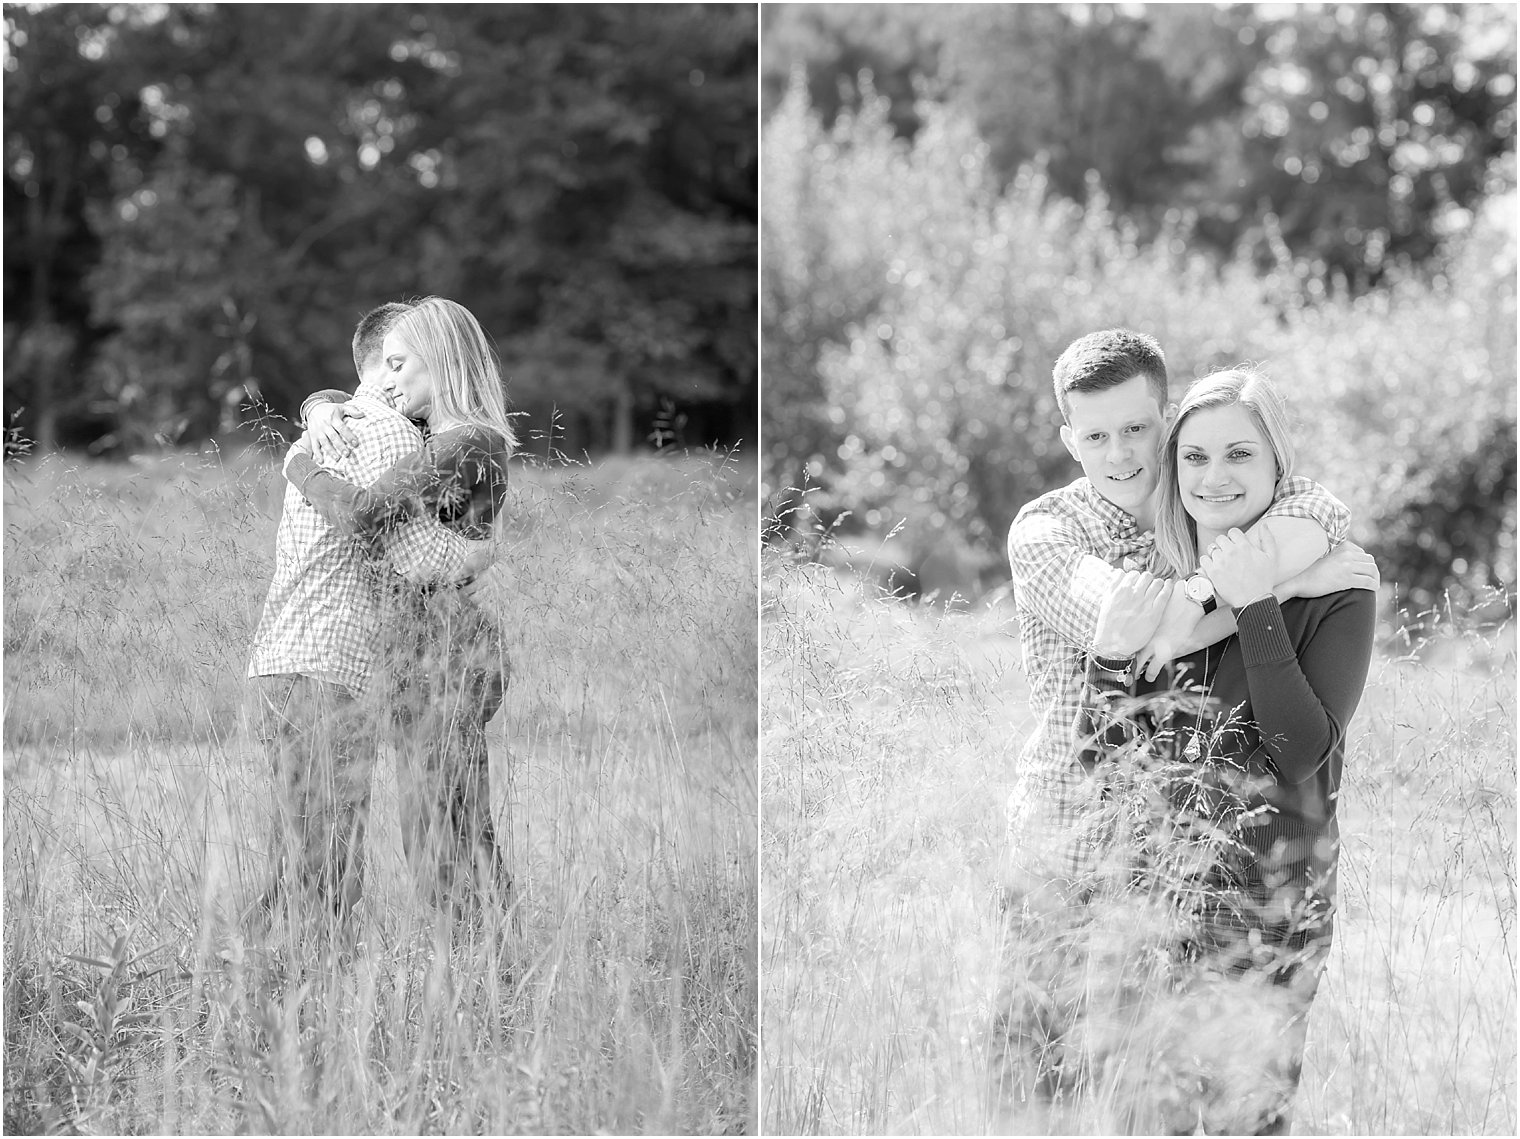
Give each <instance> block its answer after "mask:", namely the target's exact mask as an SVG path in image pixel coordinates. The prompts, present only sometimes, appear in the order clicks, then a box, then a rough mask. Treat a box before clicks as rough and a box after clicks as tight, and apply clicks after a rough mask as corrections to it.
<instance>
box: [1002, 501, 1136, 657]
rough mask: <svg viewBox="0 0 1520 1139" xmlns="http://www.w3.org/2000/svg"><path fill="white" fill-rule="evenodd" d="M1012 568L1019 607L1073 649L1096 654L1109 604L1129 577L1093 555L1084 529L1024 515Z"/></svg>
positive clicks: (1013, 540) (1012, 549) (1012, 536)
mask: <svg viewBox="0 0 1520 1139" xmlns="http://www.w3.org/2000/svg"><path fill="white" fill-rule="evenodd" d="M1008 565H1009V568H1010V570H1011V572H1012V575H1013V587H1014V590H1015V591H1016V593H1017V596H1018V598H1019V603H1020V604H1021V605H1024V606H1026V607H1028V608H1029V609H1030V610H1031V611H1032V612H1034V613H1035V614H1036V615H1037V616H1038V617H1040V618H1041V619H1042V620H1043V621H1044V622H1045V623H1046V624H1047V625H1049V626H1050V628H1051V629H1053V630H1054V631H1055V633H1056V635H1057V636H1059V637H1060V638H1061V639H1062V640H1063V641H1065V642H1066V643H1067V644H1069V645H1071V646H1072V647H1074V648H1078V649H1081V650H1082V651H1084V652H1086V651H1088V650H1090V649H1091V648H1092V643H1093V634H1094V632H1095V630H1096V629H1097V625H1098V615H1099V613H1100V612H1101V610H1102V606H1103V600H1104V598H1106V597H1108V596H1110V595H1111V594H1112V593H1113V591H1114V589H1115V588H1116V587H1117V586H1118V584H1119V580H1120V578H1122V577H1123V573H1122V571H1120V570H1118V569H1116V568H1115V567H1113V566H1111V565H1109V564H1108V563H1107V562H1105V561H1104V560H1103V559H1102V558H1100V557H1098V556H1097V555H1096V554H1094V553H1093V552H1092V549H1091V546H1090V544H1089V542H1088V539H1087V538H1086V536H1085V535H1084V534H1083V533H1082V530H1081V528H1080V527H1079V526H1077V525H1076V524H1075V523H1074V522H1072V521H1071V520H1070V519H1064V518H1061V517H1058V516H1057V515H1054V514H1048V513H1044V512H1041V511H1031V512H1025V513H1021V514H1020V515H1019V517H1018V518H1017V519H1015V520H1014V523H1013V526H1012V527H1010V528H1009V531H1008Z"/></svg>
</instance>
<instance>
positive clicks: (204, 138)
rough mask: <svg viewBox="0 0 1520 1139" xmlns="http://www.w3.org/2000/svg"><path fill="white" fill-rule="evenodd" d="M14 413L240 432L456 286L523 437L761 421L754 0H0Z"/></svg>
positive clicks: (107, 431)
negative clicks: (128, 0)
mask: <svg viewBox="0 0 1520 1139" xmlns="http://www.w3.org/2000/svg"><path fill="white" fill-rule="evenodd" d="M4 11H5V50H4V79H5V175H6V176H5V320H4V348H5V415H6V421H7V426H8V427H10V428H11V429H12V430H13V431H14V432H16V433H17V434H19V435H21V436H24V437H25V438H27V439H30V440H33V441H34V442H35V443H36V444H37V446H38V448H39V449H40V450H44V451H45V450H49V449H52V448H53V447H55V446H64V447H70V448H80V449H88V450H89V451H90V452H91V453H94V454H105V455H111V454H122V453H131V452H136V451H140V450H142V449H144V448H154V447H156V446H159V445H160V444H162V443H164V442H168V443H173V444H181V445H185V444H196V443H199V442H201V441H204V440H207V439H210V438H213V437H226V436H228V435H229V434H231V435H236V434H237V433H238V432H239V430H240V428H242V426H243V425H244V424H245V423H247V422H248V421H249V419H250V407H251V406H257V405H259V404H262V405H265V406H267V407H268V408H269V409H271V410H272V411H273V412H274V413H275V414H277V415H285V416H288V415H290V414H291V413H292V412H293V411H294V410H295V408H296V407H297V406H298V404H299V401H300V399H301V396H302V395H303V394H305V393H307V392H309V391H312V390H314V389H316V388H322V387H330V386H351V384H352V381H353V366H352V364H351V363H350V360H349V352H348V338H349V336H350V335H351V333H352V330H353V326H354V322H355V320H356V319H357V317H358V316H359V315H360V314H361V313H362V312H364V311H365V310H367V309H368V308H370V307H372V306H373V305H375V304H378V303H380V302H382V301H386V300H395V299H401V298H405V297H409V296H419V295H425V294H430V293H433V294H441V295H443V296H447V297H450V298H452V299H454V300H457V301H459V302H460V303H462V304H464V305H465V306H466V307H467V308H469V309H470V310H471V311H473V312H474V313H475V315H476V316H477V317H478V318H479V319H480V321H481V323H482V325H483V326H484V327H485V328H486V330H487V331H488V332H489V333H490V334H491V335H492V336H493V337H494V338H495V340H496V342H497V344H498V347H499V349H500V351H501V355H502V359H503V363H504V364H505V367H506V372H507V375H508V379H509V384H510V387H511V391H512V393H513V396H514V399H515V403H516V406H517V409H518V410H519V411H521V412H523V413H525V415H526V422H525V423H523V427H524V431H523V432H521V433H522V434H524V435H526V436H528V437H529V438H532V439H537V440H539V441H540V442H539V448H540V449H541V450H543V451H547V450H549V449H550V448H551V447H552V448H553V449H555V450H561V451H563V452H565V453H567V454H571V455H580V454H582V453H583V452H584V453H589V454H590V455H591V456H593V457H595V456H597V455H600V454H605V453H608V452H626V451H628V450H630V449H636V448H639V447H641V446H646V445H647V443H648V441H649V440H650V439H651V437H655V436H657V437H658V438H659V439H660V440H661V441H666V440H670V439H674V440H675V441H677V442H684V443H687V444H690V445H694V446H702V445H707V444H712V443H718V444H730V445H732V444H734V443H736V442H738V441H739V440H741V439H742V440H746V441H748V443H750V444H753V443H754V441H755V434H756V430H755V429H756V424H755V404H756V392H757V387H756V374H757V368H756V357H757V352H756V345H755V303H756V296H755V293H756V288H755V226H756V216H757V202H756V185H757V161H758V158H757V153H756V138H755V105H756V63H755V61H756V27H757V14H756V11H755V9H754V8H752V7H748V6H732V5H674V6H662V5H650V6H634V5H585V6H580V5H485V4H464V5H444V4H352V5H349V4H324V5H287V4H278V5H274V4H236V5H231V4H229V5H217V4H172V5H169V4H54V5H12V4H7V5H6V6H5V10H4Z"/></svg>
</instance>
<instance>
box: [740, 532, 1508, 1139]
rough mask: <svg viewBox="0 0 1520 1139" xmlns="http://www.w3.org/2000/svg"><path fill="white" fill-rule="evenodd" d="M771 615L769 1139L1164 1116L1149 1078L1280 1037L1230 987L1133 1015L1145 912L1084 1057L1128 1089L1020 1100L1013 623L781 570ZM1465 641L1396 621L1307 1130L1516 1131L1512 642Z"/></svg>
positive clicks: (1319, 1006)
mask: <svg viewBox="0 0 1520 1139" xmlns="http://www.w3.org/2000/svg"><path fill="white" fill-rule="evenodd" d="M762 597H763V603H762V614H763V615H762V636H761V652H762V668H761V674H762V686H763V692H764V700H763V703H762V709H763V710H762V722H761V756H762V764H761V802H762V811H763V829H762V835H763V839H762V847H761V881H762V930H763V940H762V948H761V968H762V972H763V975H764V977H765V986H764V993H763V1002H762V1019H761V1022H762V1026H763V1029H762V1035H763V1055H762V1061H761V1069H762V1087H763V1102H762V1107H761V1126H762V1128H763V1129H764V1130H766V1131H768V1132H775V1133H804V1134H812V1133H847V1132H865V1133H873V1134H898V1133H914V1134H950V1133H955V1134H968V1133H970V1134H977V1133H996V1132H1016V1133H1018V1132H1022V1133H1040V1132H1053V1133H1087V1134H1105V1133H1111V1131H1112V1130H1113V1129H1114V1128H1116V1127H1120V1126H1125V1125H1131V1126H1146V1127H1149V1126H1159V1125H1161V1123H1163V1122H1164V1121H1165V1119H1166V1114H1165V1113H1166V1110H1167V1103H1166V1102H1165V1094H1164V1091H1165V1083H1166V1082H1165V1080H1163V1079H1159V1078H1157V1077H1158V1073H1159V1074H1162V1075H1166V1074H1170V1075H1171V1076H1179V1075H1183V1074H1185V1070H1186V1068H1187V1066H1188V1065H1189V1064H1196V1063H1197V1062H1198V1057H1200V1056H1203V1057H1208V1056H1211V1055H1214V1054H1216V1053H1218V1054H1223V1052H1224V1051H1225V1050H1226V1049H1227V1046H1230V1045H1232V1042H1233V1043H1238V1041H1239V1040H1240V1039H1241V1038H1242V1037H1245V1038H1247V1039H1250V1038H1251V1037H1252V1033H1253V1032H1259V1031H1263V1026H1261V1025H1255V1026H1252V1025H1251V1024H1250V1022H1248V1021H1246V1020H1244V1019H1242V1015H1243V1010H1241V1009H1239V1008H1234V1007H1226V1005H1225V1003H1223V1002H1227V1001H1228V1000H1229V999H1230V996H1231V994H1230V993H1229V992H1223V993H1215V994H1206V993H1194V994H1192V995H1191V996H1189V997H1188V999H1186V1000H1175V1001H1171V1002H1170V1003H1166V1002H1156V1003H1154V1004H1149V1005H1147V1004H1145V1002H1143V1001H1142V1002H1140V1003H1139V1004H1136V1003H1135V1001H1134V998H1135V996H1136V994H1137V992H1138V993H1139V994H1140V995H1141V996H1144V992H1143V990H1144V988H1145V985H1146V984H1147V983H1150V982H1153V981H1157V979H1158V974H1157V972H1156V971H1155V970H1152V971H1151V972H1150V973H1147V972H1146V968H1147V966H1145V964H1144V961H1143V957H1144V954H1143V952H1142V950H1143V946H1144V944H1145V938H1143V937H1141V936H1139V934H1140V933H1141V931H1142V930H1143V929H1144V928H1145V927H1144V926H1143V924H1142V923H1143V922H1144V921H1146V920H1149V918H1151V917H1154V912H1153V911H1147V910H1146V909H1145V907H1144V905H1143V904H1140V903H1143V902H1144V899H1143V898H1141V899H1136V898H1134V897H1130V898H1128V899H1127V902H1126V904H1127V905H1129V907H1130V908H1128V909H1125V908H1123V906H1121V905H1117V904H1116V905H1114V906H1113V907H1112V908H1110V909H1108V910H1106V911H1104V912H1103V913H1101V914H1099V915H1098V917H1097V918H1095V919H1094V920H1095V921H1096V922H1098V923H1099V924H1100V925H1104V926H1106V928H1107V932H1108V933H1109V934H1111V935H1114V936H1109V937H1108V938H1107V939H1106V940H1104V939H1103V938H1101V937H1100V938H1099V939H1098V940H1097V941H1095V942H1089V943H1088V950H1087V951H1086V955H1085V956H1083V957H1082V967H1083V970H1084V972H1083V973H1082V978H1081V980H1082V984H1083V985H1084V986H1085V987H1086V990H1087V993H1086V995H1087V997H1088V998H1089V999H1090V1000H1092V1001H1095V1002H1096V1003H1099V1004H1101V1003H1102V1002H1103V1001H1105V1000H1107V1001H1108V1004H1107V1005H1105V1006H1104V1009H1106V1011H1107V1013H1109V1014H1120V1015H1117V1016H1116V1015H1108V1017H1107V1019H1106V1020H1105V1019H1104V1018H1103V1017H1101V1016H1099V1017H1095V1018H1093V1019H1091V1020H1090V1021H1089V1022H1088V1025H1087V1028H1086V1032H1087V1035H1086V1037H1085V1038H1084V1040H1082V1041H1081V1042H1080V1044H1081V1046H1082V1047H1083V1048H1085V1049H1086V1050H1087V1052H1086V1055H1087V1058H1088V1059H1089V1060H1092V1059H1094V1058H1096V1059H1097V1060H1098V1061H1099V1063H1100V1064H1101V1063H1105V1062H1106V1063H1108V1065H1109V1076H1110V1078H1108V1079H1106V1080H1095V1081H1093V1082H1090V1083H1089V1085H1088V1089H1089V1090H1088V1093H1087V1094H1085V1095H1084V1094H1078V1095H1076V1096H1074V1097H1068V1098H1067V1099H1066V1100H1065V1101H1064V1102H1063V1103H1062V1104H1061V1105H1060V1107H1059V1110H1057V1111H1044V1112H1042V1111H1039V1110H1023V1109H1019V1108H1018V1107H1017V1105H1010V1104H1009V1102H1008V1100H1007V1097H1006V1096H1005V1095H1002V1094H999V1093H997V1092H996V1090H995V1089H994V1087H993V1084H994V1083H995V1078H996V1073H995V1070H994V1069H995V1061H996V1059H997V1057H996V1055H995V1054H994V1049H993V1047H992V1044H993V1042H994V1041H995V1040H996V1034H995V1033H993V1032H992V1031H990V1030H991V1028H992V1025H993V1023H994V1020H995V1018H996V1016H997V1015H998V1012H999V1009H1000V1007H1001V1004H1002V1001H1003V1000H1004V997H1005V994H1004V993H1003V992H1002V991H1001V990H1002V988H1003V983H1004V981H1005V980H1006V978H1007V970H1008V960H1007V959H1006V958H1005V954H1007V953H1008V952H1009V951H1010V950H1014V949H1015V948H1016V947H1015V946H1013V945H1011V944H1010V943H1009V942H1007V941H1006V940H1005V936H1006V935H1005V929H1004V926H1003V923H1002V921H1001V919H1000V917H999V913H998V908H997V906H996V904H995V901H994V898H995V894H996V889H997V886H998V872H997V871H998V864H999V855H1000V849H999V848H1000V843H1001V841H1002V827H1003V804H1004V800H1005V798H1006V796H1007V793H1008V791H1009V789H1010V787H1011V783H1012V779H1013V774H1014V764H1015V762H1016V759H1017V755H1018V751H1019V747H1020V745H1021V743H1022V741H1023V739H1024V737H1025V735H1026V734H1027V732H1028V731H1029V730H1030V728H1031V724H1030V723H1029V720H1028V711H1027V707H1028V706H1027V689H1026V687H1025V684H1024V681H1023V678H1022V673H1021V671H1020V668H1019V666H1018V648H1017V642H1016V640H1015V639H1014V638H1013V637H1012V636H1011V635H1010V634H1011V633H1012V631H1013V626H1012V624H1011V621H1010V619H1009V618H1010V616H1011V615H1010V614H1009V613H1007V612H1006V611H1005V610H1002V609H1000V608H998V607H996V606H988V607H982V608H980V609H977V610H962V611H959V612H956V611H949V612H947V611H945V610H944V609H939V608H935V607H927V606H926V607H917V606H911V605H908V604H905V603H902V602H898V601H894V600H891V599H886V598H882V597H881V596H879V594H878V591H877V590H876V589H875V588H874V587H872V586H869V585H862V584H861V583H860V582H859V581H857V580H856V579H854V578H851V577H849V576H846V575H844V574H837V573H835V572H833V571H831V570H828V569H826V568H824V567H822V566H820V565H816V564H813V565H797V564H792V563H789V562H785V561H782V560H780V559H777V560H775V561H773V562H768V563H767V565H766V567H765V572H764V574H763V577H762ZM1471 626H1472V622H1471V621H1470V620H1469V619H1468V618H1465V617H1463V616H1462V615H1461V614H1444V615H1441V616H1440V618H1439V620H1437V621H1436V623H1435V625H1434V628H1435V629H1436V630H1437V632H1438V635H1437V637H1436V639H1435V640H1434V641H1432V642H1430V643H1428V644H1424V645H1422V646H1420V647H1419V648H1418V651H1415V650H1414V649H1413V648H1411V649H1409V651H1405V650H1404V649H1402V648H1400V647H1399V641H1398V638H1397V637H1396V636H1395V634H1394V631H1393V630H1388V629H1384V630H1383V631H1382V632H1383V641H1384V646H1385V647H1384V648H1382V649H1380V650H1379V652H1378V654H1377V656H1376V659H1375V660H1374V664H1373V668H1372V672H1371V676H1370V679H1369V681H1368V686H1367V690H1366V693H1365V696H1364V698H1363V701H1362V704H1361V707H1360V710H1359V711H1358V713H1357V716H1356V718H1355V720H1354V721H1353V723H1352V728H1351V737H1350V740H1349V746H1348V751H1347V756H1346V764H1345V772H1346V775H1345V784H1344V787H1343V791H1342V798H1341V804H1340V820H1341V831H1342V843H1343V845H1342V853H1341V859H1340V865H1341V870H1340V897H1339V905H1340V909H1339V914H1338V916H1337V920H1336V926H1335V937H1334V942H1333V945H1332V948H1331V951H1330V956H1329V961H1328V966H1327V970H1326V974H1325V978H1324V980H1323V981H1322V983H1321V985H1320V989H1319V993H1318V996H1317V997H1316V1000H1315V1003H1314V1006H1313V1011H1312V1014H1311V1017H1310V1021H1309V1029H1308V1043H1307V1048H1306V1051H1305V1057H1304V1072H1303V1077H1302V1081H1301V1084H1300V1089H1299V1092H1298V1095H1297V1097H1296V1100H1295V1103H1294V1128H1295V1130H1296V1131H1298V1132H1300V1133H1325V1134H1401V1133H1454V1134H1505V1135H1507V1134H1511V1133H1512V1132H1513V1130H1514V1128H1515V1124H1516V1077H1515V1071H1516V1044H1515V1023H1516V1021H1515V1014H1516V1003H1515V1000H1516V979H1515V956H1514V913H1515V878H1514V871H1515V861H1514V840H1515V823H1516V817H1515V767H1514V762H1513V756H1514V748H1515V719H1514V700H1513V693H1514V690H1515V649H1514V633H1513V627H1512V626H1510V625H1504V626H1501V627H1497V628H1494V627H1487V628H1475V627H1471ZM1121 900H1122V899H1121ZM1092 945H1097V946H1098V951H1097V952H1092V951H1091V946H1092ZM1115 946H1118V947H1119V949H1118V951H1114V947H1115ZM1015 959H1017V958H1015ZM1026 960H1027V958H1026ZM1110 998H1112V999H1110ZM1137 1010H1138V1011H1137ZM1100 1011H1102V1010H1100ZM1105 1032H1107V1033H1108V1035H1107V1036H1106V1037H1105V1036H1104V1035H1103V1034H1104V1033H1105ZM1220 1071H1222V1069H1220ZM1126 1073H1128V1075H1126ZM1100 1074H1101V1073H1100ZM1137 1074H1138V1075H1137ZM1227 1074H1228V1073H1224V1075H1227ZM1126 1080H1128V1083H1127V1084H1126ZM1216 1086H1217V1087H1219V1088H1221V1089H1223V1088H1225V1087H1227V1086H1228V1085H1227V1081H1226V1080H1225V1079H1224V1078H1223V1076H1221V1077H1220V1078H1219V1079H1218V1080H1217V1081H1216ZM1126 1096H1128V1097H1129V1099H1128V1100H1126V1099H1125V1097H1126ZM1136 1104H1138V1105H1139V1106H1140V1107H1141V1108H1143V1109H1145V1110H1146V1111H1149V1112H1150V1115H1149V1116H1147V1117H1143V1118H1142V1117H1141V1116H1139V1115H1136V1114H1135V1113H1134V1110H1133V1109H1134V1108H1135V1105H1136ZM1126 1108H1129V1109H1131V1113H1130V1114H1129V1115H1128V1116H1126V1115H1125V1114H1124V1113H1123V1110H1122V1109H1126Z"/></svg>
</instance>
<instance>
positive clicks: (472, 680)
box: [387, 591, 513, 921]
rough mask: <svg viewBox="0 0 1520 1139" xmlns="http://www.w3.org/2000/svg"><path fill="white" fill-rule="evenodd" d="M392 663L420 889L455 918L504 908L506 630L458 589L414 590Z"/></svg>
mask: <svg viewBox="0 0 1520 1139" xmlns="http://www.w3.org/2000/svg"><path fill="white" fill-rule="evenodd" d="M387 665H388V671H389V674H390V682H391V683H390V696H391V719H392V726H393V728H394V740H395V746H396V761H397V785H398V789H399V792H400V814H401V841H402V848H403V849H404V850H405V852H406V860H407V864H408V866H409V868H410V870H411V873H412V877H413V880H414V881H415V883H416V885H417V888H418V891H419V892H420V893H421V894H422V896H423V897H424V898H425V899H426V900H427V901H428V902H429V903H430V904H431V905H433V906H435V907H436V908H437V909H438V910H440V911H441V912H443V913H445V914H448V915H449V916H451V917H453V918H455V919H456V920H461V921H474V920H479V919H480V918H483V917H484V916H486V915H488V914H492V913H496V914H504V913H506V912H507V911H508V910H509V909H510V908H511V906H512V902H513V892H512V875H511V873H510V872H509V871H508V869H507V865H506V861H505V859H504V858H503V856H502V851H501V847H500V845H499V844H498V842H497V838H496V827H495V824H494V821H493V819H492V816H491V778H490V770H491V769H490V759H489V756H488V754H487V751H486V724H487V723H489V722H490V720H491V718H492V717H493V716H495V715H496V713H497V711H498V710H499V709H500V708H501V704H502V699H503V697H504V695H505V691H506V684H507V668H506V661H505V655H504V653H503V652H502V647H501V639H500V634H499V632H498V630H497V629H496V627H495V625H494V623H492V622H491V620H490V619H489V618H488V617H486V616H485V615H484V614H483V613H481V612H480V610H479V609H478V608H476V607H475V606H474V605H472V604H471V603H470V602H469V601H467V600H466V599H464V598H462V597H460V596H459V595H458V594H457V593H455V592H453V591H439V592H437V593H435V594H432V595H424V596H414V597H412V598H411V599H409V601H408V603H407V605H406V606H405V608H404V609H403V610H402V612H401V613H400V614H399V615H398V618H397V620H396V621H395V622H394V623H393V624H392V625H391V626H390V635H389V637H388V646H387Z"/></svg>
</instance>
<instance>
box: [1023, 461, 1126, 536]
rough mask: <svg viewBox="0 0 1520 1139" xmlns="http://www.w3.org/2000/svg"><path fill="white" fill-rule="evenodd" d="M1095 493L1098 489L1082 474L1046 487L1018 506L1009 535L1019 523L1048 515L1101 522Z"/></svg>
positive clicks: (1101, 518)
mask: <svg viewBox="0 0 1520 1139" xmlns="http://www.w3.org/2000/svg"><path fill="white" fill-rule="evenodd" d="M1096 496H1097V491H1096V490H1094V489H1093V485H1092V483H1090V482H1088V480H1087V477H1086V476H1085V475H1084V476H1083V477H1081V478H1077V479H1073V480H1072V481H1071V482H1069V483H1067V484H1066V485H1065V486H1059V487H1056V489H1055V490H1047V491H1046V492H1045V493H1044V494H1042V495H1040V497H1039V498H1035V499H1031V500H1030V501H1028V502H1026V503H1025V504H1024V505H1023V506H1022V507H1020V508H1019V512H1018V514H1017V515H1016V516H1015V517H1014V519H1013V526H1012V528H1011V529H1010V535H1009V536H1010V537H1012V534H1013V533H1014V532H1017V530H1018V529H1019V527H1020V524H1021V523H1027V522H1030V521H1032V520H1036V519H1040V518H1045V517H1051V516H1054V517H1058V518H1072V519H1077V520H1080V521H1083V522H1088V521H1090V522H1097V523H1101V522H1102V521H1103V516H1102V514H1100V513H1099V511H1098V507H1097V505H1096V503H1095V502H1094V499H1095V498H1096Z"/></svg>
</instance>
